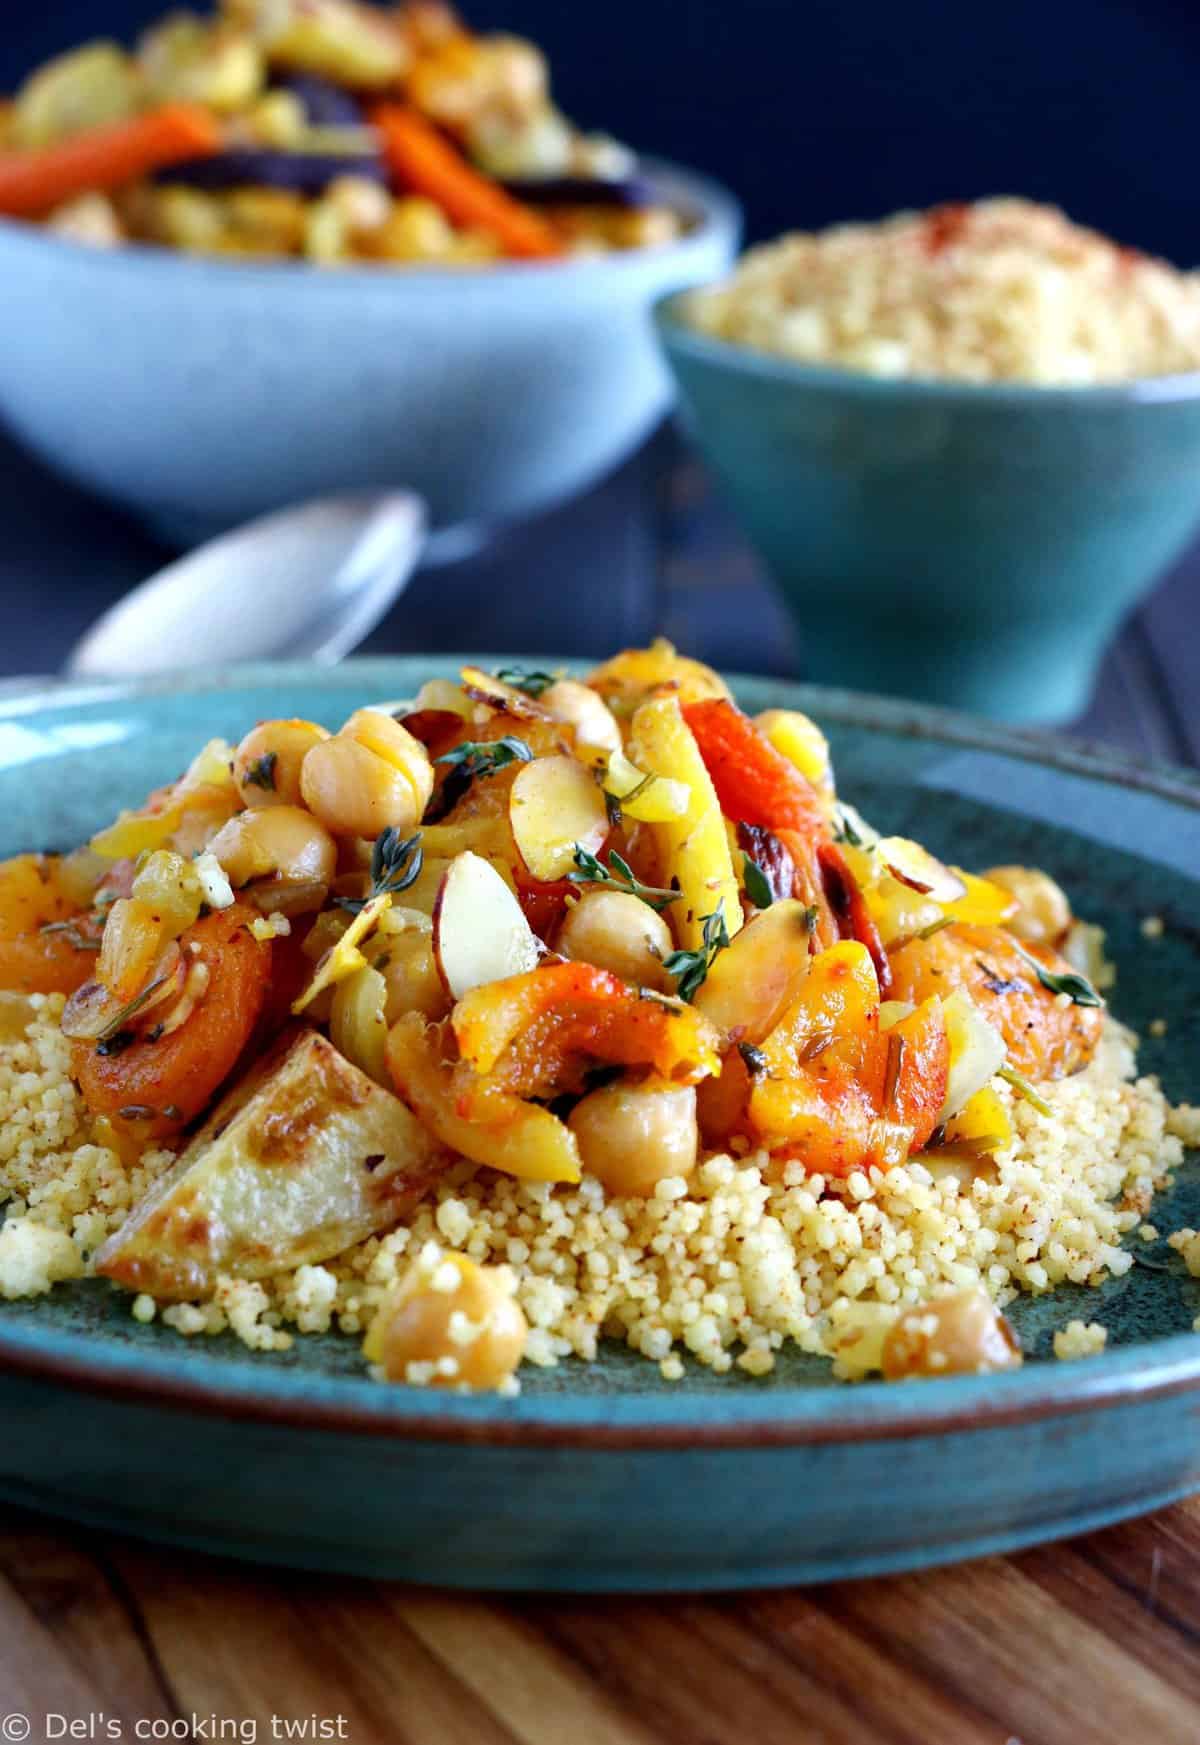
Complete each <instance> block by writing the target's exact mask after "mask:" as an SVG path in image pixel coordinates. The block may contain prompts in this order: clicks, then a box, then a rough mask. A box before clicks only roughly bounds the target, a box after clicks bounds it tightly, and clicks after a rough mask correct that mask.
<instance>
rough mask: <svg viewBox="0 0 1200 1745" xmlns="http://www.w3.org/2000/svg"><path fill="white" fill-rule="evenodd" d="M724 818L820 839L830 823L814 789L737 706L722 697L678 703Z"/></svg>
mask: <svg viewBox="0 0 1200 1745" xmlns="http://www.w3.org/2000/svg"><path fill="white" fill-rule="evenodd" d="M683 718H684V720H685V721H686V722H687V724H688V726H689V727H690V728H691V730H692V733H693V734H694V736H695V739H696V744H697V745H698V746H699V748H700V756H701V757H702V758H703V759H704V767H705V768H706V769H707V771H708V773H709V775H710V776H711V777H712V784H713V787H714V788H715V789H716V790H717V799H718V800H719V801H720V802H721V810H722V812H724V814H725V816H726V817H727V818H731V819H732V820H733V821H734V822H735V823H737V824H759V825H762V826H764V827H765V828H766V829H768V830H775V831H778V830H779V829H781V828H782V829H785V830H797V831H799V832H800V833H801V834H802V835H804V836H807V837H810V838H812V839H815V840H822V839H824V838H825V837H827V836H828V835H829V825H828V823H827V822H826V820H825V815H824V813H823V812H822V811H821V806H820V802H819V801H818V799H817V794H816V790H815V789H814V787H813V785H812V783H811V782H810V781H809V780H808V778H807V777H806V776H803V775H801V773H800V771H799V770H798V769H797V768H796V767H795V765H794V764H791V763H789V762H788V760H787V758H786V757H784V755H783V753H782V752H781V751H776V749H775V747H774V746H773V745H772V744H771V741H770V740H769V739H768V738H767V736H766V735H765V734H764V733H760V732H759V730H758V728H757V727H756V726H755V725H754V723H753V721H751V720H750V718H749V716H747V715H743V714H742V712H741V710H740V709H737V708H735V707H734V705H733V704H732V703H728V702H726V701H725V700H724V698H721V697H705V698H703V699H702V700H701V701H699V702H695V703H684V704H683Z"/></svg>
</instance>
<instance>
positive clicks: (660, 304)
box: [651, 285, 1200, 412]
mask: <svg viewBox="0 0 1200 1745" xmlns="http://www.w3.org/2000/svg"><path fill="white" fill-rule="evenodd" d="M711 288H712V287H711V286H704V285H701V286H699V287H691V288H688V289H686V290H681V291H669V292H667V294H666V295H665V296H663V297H660V298H659V299H658V300H657V302H656V303H655V304H654V305H653V307H652V309H651V315H652V318H653V321H654V324H655V327H656V328H657V330H658V335H659V338H660V340H661V341H662V343H663V345H664V346H665V348H666V350H667V352H668V354H671V353H676V354H680V355H683V356H690V357H693V358H696V359H698V360H699V361H700V362H701V363H707V364H711V365H715V366H716V367H717V368H718V369H724V370H729V371H730V372H732V373H734V374H741V375H745V376H751V377H755V378H757V379H758V380H760V381H772V382H777V383H779V384H781V385H784V386H787V385H790V386H792V387H795V388H825V389H837V390H838V391H839V392H841V393H845V394H848V395H851V396H857V397H858V398H860V399H884V398H890V399H892V400H902V399H917V400H932V401H934V402H937V403H939V404H942V405H945V404H961V405H968V404H969V405H971V406H974V407H984V406H985V405H989V404H990V405H994V406H996V407H1002V406H1003V407H1017V408H1036V409H1037V410H1038V411H1039V412H1044V411H1050V412H1055V411H1061V412H1077V411H1078V410H1079V408H1080V406H1094V407H1096V408H1098V409H1100V408H1110V409H1118V408H1121V407H1129V406H1139V407H1141V406H1175V405H1179V404H1180V403H1182V402H1190V401H1194V400H1197V399H1200V370H1184V371H1180V372H1179V373H1178V374H1176V375H1171V376H1140V377H1138V378H1137V379H1136V380H1134V381H1131V382H1101V383H1093V384H1088V383H1084V384H1081V385H1079V386H1078V387H1070V386H1065V385H1062V384H1047V385H1046V386H1042V385H1040V384H1038V383H1033V382H960V381H952V380H948V379H945V378H943V377H941V376H870V375H867V374H865V373H864V372H863V371H860V370H850V369H839V368H837V367H836V366H834V365H820V364H805V363H800V362H798V361H797V360H796V359H794V358H787V357H781V356H779V355H777V354H776V353H774V352H767V351H756V350H755V349H754V347H753V346H749V345H738V344H736V343H735V342H734V341H733V340H729V339H718V338H717V337H716V336H715V335H714V334H711V333H703V332H701V331H700V329H699V328H697V327H694V326H693V325H692V323H691V322H689V321H688V320H687V319H686V318H685V316H684V313H683V311H684V308H685V306H686V303H687V299H688V298H689V297H690V296H692V295H693V294H694V290H695V289H699V290H706V289H711Z"/></svg>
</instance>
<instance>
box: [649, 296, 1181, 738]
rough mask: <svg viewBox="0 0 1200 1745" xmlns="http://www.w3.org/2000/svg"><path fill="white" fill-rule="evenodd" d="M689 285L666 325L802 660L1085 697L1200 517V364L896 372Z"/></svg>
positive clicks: (949, 688)
mask: <svg viewBox="0 0 1200 1745" xmlns="http://www.w3.org/2000/svg"><path fill="white" fill-rule="evenodd" d="M686 297H687V293H681V294H679V295H676V296H673V297H670V298H668V299H667V300H666V301H665V302H662V303H660V304H659V305H658V307H657V309H656V312H655V318H656V321H657V325H658V333H659V338H660V340H661V341H662V344H663V346H664V348H665V350H666V354H667V357H668V359H669V360H670V363H671V367H672V369H673V370H674V372H675V375H676V378H677V380H678V383H679V387H680V391H681V394H682V399H683V403H684V407H685V409H686V412H687V413H688V414H689V415H690V419H691V423H692V427H693V429H694V432H695V436H696V439H697V441H698V442H699V444H700V447H701V448H702V450H703V451H704V453H705V455H706V457H707V458H708V460H709V461H710V463H711V465H712V467H713V469H714V471H715V472H716V474H717V476H718V478H719V479H720V481H721V482H722V484H723V485H724V486H725V488H726V490H727V492H728V494H729V498H730V501H731V502H732V504H733V506H734V508H735V509H736V511H737V513H738V515H739V516H740V518H741V520H742V522H743V524H744V526H745V530H746V532H747V534H748V535H749V536H750V538H751V539H752V540H753V541H754V543H755V544H756V546H757V547H758V548H759V550H760V551H761V553H762V555H763V557H764V558H765V559H766V562H767V564H768V566H769V568H770V570H771V572H772V574H773V575H774V577H775V580H776V581H777V583H778V585H779V587H780V589H781V591H782V593H783V595H784V597H785V599H786V600H787V602H788V605H789V606H790V608H791V609H792V611H793V613H794V614H795V617H796V620H797V622H798V624H799V626H800V629H801V632H802V635H803V639H804V646H805V649H806V652H807V655H808V668H809V671H810V673H811V675H812V676H813V677H814V678H816V679H819V680H820V681H821V682H823V683H830V684H838V685H849V686H855V687H857V688H860V689H863V690H870V691H878V692H882V693H886V694H888V695H896V696H905V697H918V698H922V699H926V700H929V701H932V702H937V703H946V704H951V705H953V706H955V707H957V708H965V709H972V710H976V711H978V712H979V713H981V714H987V715H993V716H997V717H999V718H1001V719H1005V720H1012V721H1038V722H1055V721H1065V720H1068V719H1070V718H1071V717H1072V716H1074V715H1076V714H1078V713H1079V712H1080V711H1081V710H1082V709H1083V707H1084V706H1085V704H1086V702H1087V699H1088V695H1089V693H1090V691H1091V688H1092V684H1093V681H1094V679H1095V676H1096V671H1097V667H1098V665H1099V661H1100V656H1101V653H1102V651H1103V649H1104V646H1105V644H1106V643H1107V642H1108V640H1109V638H1110V637H1111V636H1112V634H1113V632H1114V631H1115V629H1116V628H1117V625H1118V624H1119V623H1120V621H1121V618H1122V617H1123V615H1124V614H1125V613H1126V612H1128V611H1129V609H1130V608H1131V607H1132V606H1133V605H1134V603H1135V601H1137V599H1138V598H1139V597H1140V596H1141V595H1142V594H1143V593H1144V592H1145V591H1146V590H1147V589H1148V588H1149V587H1150V585H1151V583H1152V582H1153V581H1154V580H1155V578H1156V577H1157V576H1158V575H1160V574H1161V573H1162V571H1163V570H1164V569H1165V568H1166V566H1167V565H1168V564H1169V563H1170V562H1171V561H1172V559H1173V558H1174V557H1176V556H1177V555H1178V553H1179V552H1180V551H1181V550H1182V549H1183V547H1184V546H1185V545H1186V544H1187V542H1188V539H1189V538H1190V536H1191V535H1192V533H1193V532H1194V531H1195V528H1196V526H1197V523H1200V375H1191V376H1178V377H1166V378H1162V379H1161V380H1157V381H1154V380H1148V381H1141V382H1134V383H1130V384H1128V385H1122V386H1119V387H1111V388H1109V387H1105V388H1033V387H1020V386H1009V385H996V386H991V385H975V384H967V383H952V382H935V381H890V380H889V381H884V380H880V379H877V378H874V377H871V376H865V375H856V374H853V373H852V372H850V371H848V370H835V369H816V368H810V367H807V366H805V365H802V364H796V363H790V362H788V361H787V360H785V359H782V358H776V357H771V356H768V355H767V354H765V353H761V352H755V351H752V350H750V349H749V348H747V347H745V346H737V345H731V344H728V343H727V342H725V341H723V340H717V339H712V338H710V337H708V336H707V335H704V334H701V333H698V332H696V331H695V330H694V329H693V328H691V327H689V326H688V325H687V322H686V319H685V311H686Z"/></svg>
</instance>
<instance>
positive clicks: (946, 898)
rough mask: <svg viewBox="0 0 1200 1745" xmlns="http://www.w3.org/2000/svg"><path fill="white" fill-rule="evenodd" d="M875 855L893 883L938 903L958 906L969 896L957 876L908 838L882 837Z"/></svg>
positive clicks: (963, 883)
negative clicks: (897, 882) (957, 904)
mask: <svg viewBox="0 0 1200 1745" xmlns="http://www.w3.org/2000/svg"><path fill="white" fill-rule="evenodd" d="M875 853H876V854H877V855H878V857H879V859H880V861H881V862H882V864H883V865H884V866H885V867H886V868H887V870H888V871H889V872H890V873H891V875H892V877H893V878H894V879H899V880H900V883H901V884H902V885H907V886H908V887H909V889H910V890H912V891H919V892H920V894H921V896H923V897H931V898H932V899H933V901H934V902H935V903H956V902H957V901H958V900H959V898H960V897H965V896H966V894H967V887H966V884H965V882H964V881H963V880H962V879H961V878H960V877H959V875H958V874H957V873H956V872H953V871H951V869H950V868H949V867H948V866H946V865H945V864H944V863H943V862H942V861H940V860H938V859H937V858H936V856H935V855H932V854H930V852H929V850H928V849H927V848H922V847H921V844H920V843H919V842H913V841H911V840H910V839H909V838H908V837H907V836H881V837H880V838H879V841H878V842H877V843H876V844H875Z"/></svg>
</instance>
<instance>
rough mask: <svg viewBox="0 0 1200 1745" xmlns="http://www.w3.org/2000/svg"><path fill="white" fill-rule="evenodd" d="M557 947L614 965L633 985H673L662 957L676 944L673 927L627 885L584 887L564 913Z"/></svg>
mask: <svg viewBox="0 0 1200 1745" xmlns="http://www.w3.org/2000/svg"><path fill="white" fill-rule="evenodd" d="M558 949H559V951H561V952H562V954H563V956H564V957H571V958H574V959H575V961H576V962H577V963H593V964H595V966H596V968H597V969H607V970H611V971H612V973H613V975H617V976H620V977H621V980H622V981H626V982H631V983H632V984H633V986H634V987H641V988H656V989H658V990H659V992H660V993H671V992H673V991H674V983H673V982H672V980H671V978H670V976H668V974H667V972H666V970H665V969H664V968H663V959H664V958H666V957H669V956H670V954H671V952H672V951H674V949H675V946H674V942H673V941H672V939H671V929H670V928H669V927H668V926H667V923H666V922H665V921H664V920H663V918H662V916H661V915H659V914H657V913H656V912H655V911H654V910H653V909H652V908H651V907H650V905H649V904H648V903H643V902H642V900H641V898H640V897H635V896H632V895H631V894H630V892H628V891H604V890H595V891H585V892H584V894H583V896H581V897H580V899H579V901H578V902H576V903H571V904H570V905H569V906H568V908H567V912H566V914H565V915H564V916H563V921H562V926H561V927H560V928H559V933H558Z"/></svg>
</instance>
